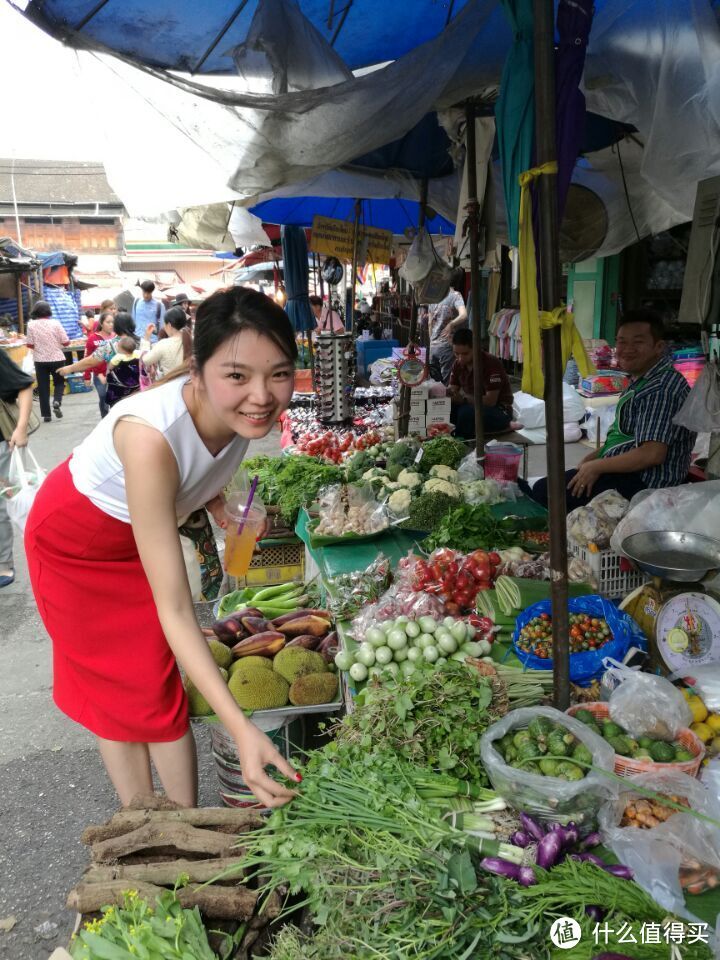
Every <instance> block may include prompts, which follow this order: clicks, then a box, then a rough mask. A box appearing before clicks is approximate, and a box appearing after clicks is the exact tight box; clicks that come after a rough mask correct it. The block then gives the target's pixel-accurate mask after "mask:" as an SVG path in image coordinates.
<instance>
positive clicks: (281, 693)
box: [228, 667, 290, 710]
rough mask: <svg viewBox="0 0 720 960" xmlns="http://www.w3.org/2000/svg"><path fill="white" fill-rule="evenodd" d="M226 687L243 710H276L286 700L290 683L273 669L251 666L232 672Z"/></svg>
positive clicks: (283, 704)
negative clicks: (238, 671)
mask: <svg viewBox="0 0 720 960" xmlns="http://www.w3.org/2000/svg"><path fill="white" fill-rule="evenodd" d="M228 689H229V690H230V693H231V694H232V695H233V698H234V699H235V702H236V703H237V705H238V706H239V707H242V709H243V710H276V709H277V708H278V707H284V706H285V704H286V703H287V702H288V691H289V689H290V685H289V684H288V682H287V681H286V680H284V679H283V678H282V677H281V676H280V674H279V673H275V671H274V670H266V669H265V668H264V667H252V668H251V669H247V670H243V671H242V672H241V673H235V674H233V676H232V677H230V682H229V683H228Z"/></svg>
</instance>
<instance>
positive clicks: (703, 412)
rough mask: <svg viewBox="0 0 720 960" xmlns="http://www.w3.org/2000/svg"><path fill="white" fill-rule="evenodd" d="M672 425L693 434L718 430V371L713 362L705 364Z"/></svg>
mask: <svg viewBox="0 0 720 960" xmlns="http://www.w3.org/2000/svg"><path fill="white" fill-rule="evenodd" d="M673 423H674V424H675V425H676V426H678V427H685V428H686V429H687V430H692V432H693V433H712V432H713V431H715V430H720V370H718V366H717V363H716V361H715V360H711V361H710V362H709V363H706V364H705V366H704V367H703V370H702V373H701V374H700V376H699V377H698V378H697V382H696V383H695V386H694V387H693V388H692V390H691V391H690V393H689V394H688V395H687V399H686V400H685V403H684V404H683V405H682V407H680V409H679V410H678V412H677V413H676V414H675V418H674V419H673Z"/></svg>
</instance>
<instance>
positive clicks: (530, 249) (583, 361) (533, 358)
mask: <svg viewBox="0 0 720 960" xmlns="http://www.w3.org/2000/svg"><path fill="white" fill-rule="evenodd" d="M557 169H558V167H557V162H556V161H555V160H551V161H550V162H549V163H544V164H542V165H541V166H539V167H533V168H532V169H531V170H526V171H525V173H521V174H520V178H519V179H520V232H519V256H520V333H521V337H522V345H523V376H522V388H523V390H524V391H525V393H530V394H532V395H533V396H534V397H538V398H539V399H541V400H542V399H543V398H544V394H545V377H544V375H543V362H542V337H541V332H542V331H543V330H550V329H551V328H552V327H558V326H559V327H562V331H561V337H562V363H563V370H564V369H565V367H566V366H567V362H568V360H569V359H570V357H574V358H575V362H576V363H577V365H578V369H579V370H580V375H581V376H583V377H588V376H590V374H592V373H595V367H594V366H593V365H592V363H591V362H590V360H589V358H588V355H587V352H586V351H585V344H584V343H583V341H582V337H581V336H580V332H579V331H578V328H577V327H576V326H575V319H574V317H573V315H572V313H571V312H570V311H569V310H568V309H567V308H566V307H556V308H555V309H554V310H550V311H546V310H542V311H541V310H540V308H539V304H538V292H537V263H536V260H535V237H534V235H533V226H532V193H531V190H530V187H531V186H532V184H533V182H534V181H535V180H537V178H538V177H541V176H543V174H554V173H557Z"/></svg>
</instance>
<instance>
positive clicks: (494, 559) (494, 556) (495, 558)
mask: <svg viewBox="0 0 720 960" xmlns="http://www.w3.org/2000/svg"><path fill="white" fill-rule="evenodd" d="M488 559H489V561H490V563H491V564H492V565H493V566H494V567H497V566H499V564H501V563H502V560H501V558H500V554H499V553H495V551H494V550H493V552H492V553H489V554H488Z"/></svg>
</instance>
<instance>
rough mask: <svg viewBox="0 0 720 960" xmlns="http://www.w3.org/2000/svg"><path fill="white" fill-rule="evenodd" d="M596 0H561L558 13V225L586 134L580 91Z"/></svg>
mask: <svg viewBox="0 0 720 960" xmlns="http://www.w3.org/2000/svg"><path fill="white" fill-rule="evenodd" d="M593 6H594V4H593V0H560V3H559V5H558V12H557V29H558V37H559V42H558V46H557V48H556V51H555V100H556V117H557V120H556V136H557V159H558V174H557V197H558V223H562V218H563V212H564V210H565V201H566V199H567V193H568V190H569V188H570V180H571V178H572V173H573V170H574V168H575V161H576V160H577V157H578V153H579V151H580V145H581V143H582V140H583V135H584V132H585V121H586V113H585V96H584V94H583V93H582V91H581V90H580V88H579V85H580V79H581V77H582V73H583V68H584V66H585V54H586V52H587V45H588V39H589V37H590V27H591V25H592V19H593Z"/></svg>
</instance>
